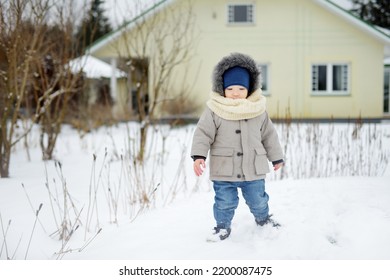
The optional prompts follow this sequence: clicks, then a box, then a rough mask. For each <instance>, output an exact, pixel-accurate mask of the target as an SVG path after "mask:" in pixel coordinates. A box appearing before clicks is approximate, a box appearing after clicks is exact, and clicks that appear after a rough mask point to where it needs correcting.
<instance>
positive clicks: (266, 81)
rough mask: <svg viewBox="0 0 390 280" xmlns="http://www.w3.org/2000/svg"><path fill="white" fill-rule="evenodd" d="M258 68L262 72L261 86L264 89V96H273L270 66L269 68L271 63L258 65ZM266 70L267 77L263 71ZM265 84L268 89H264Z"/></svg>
mask: <svg viewBox="0 0 390 280" xmlns="http://www.w3.org/2000/svg"><path fill="white" fill-rule="evenodd" d="M257 66H258V67H259V68H260V70H261V74H260V85H261V89H262V92H263V95H271V91H270V66H269V63H257ZM264 68H265V69H266V74H267V75H266V76H265V77H264V75H263V73H264V71H263V69H264ZM264 84H265V85H266V89H264Z"/></svg>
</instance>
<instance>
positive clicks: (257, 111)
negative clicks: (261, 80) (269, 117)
mask: <svg viewBox="0 0 390 280" xmlns="http://www.w3.org/2000/svg"><path fill="white" fill-rule="evenodd" d="M265 103H266V98H265V96H263V95H262V94H261V89H258V90H256V91H255V92H253V93H252V94H251V95H249V97H248V98H246V99H231V98H226V97H223V96H221V95H220V94H219V93H216V92H212V93H211V98H210V100H209V101H207V106H208V107H209V108H210V110H211V111H213V112H214V113H215V114H217V115H218V116H219V117H221V118H223V119H225V120H231V121H236V120H243V119H251V118H254V117H257V116H259V115H261V114H262V113H264V112H265Z"/></svg>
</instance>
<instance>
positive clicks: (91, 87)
mask: <svg viewBox="0 0 390 280" xmlns="http://www.w3.org/2000/svg"><path fill="white" fill-rule="evenodd" d="M68 65H69V68H70V70H71V71H72V73H74V74H77V73H80V72H82V73H83V77H84V96H85V97H86V99H87V100H86V102H87V104H94V103H96V102H99V101H100V102H109V100H107V99H111V98H110V95H108V94H107V93H109V92H110V87H111V88H114V90H111V92H114V93H118V96H112V98H113V99H116V100H119V96H122V95H124V94H125V93H126V91H127V89H126V88H127V85H126V83H127V73H125V72H123V71H121V70H119V69H116V68H114V67H112V65H110V64H108V63H106V62H104V61H102V60H100V59H97V58H95V57H93V56H88V55H83V56H81V57H78V58H75V59H73V60H71V61H69V64H68ZM111 77H114V78H115V79H111ZM111 82H115V83H113V84H111V86H110V83H111Z"/></svg>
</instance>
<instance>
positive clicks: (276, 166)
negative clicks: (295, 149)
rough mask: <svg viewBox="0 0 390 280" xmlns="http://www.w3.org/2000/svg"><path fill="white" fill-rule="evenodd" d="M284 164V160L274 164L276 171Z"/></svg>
mask: <svg viewBox="0 0 390 280" xmlns="http://www.w3.org/2000/svg"><path fill="white" fill-rule="evenodd" d="M282 166H283V162H281V163H277V164H275V165H274V171H276V170H278V169H280V168H281V167H282Z"/></svg>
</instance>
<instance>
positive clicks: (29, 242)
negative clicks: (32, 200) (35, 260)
mask: <svg viewBox="0 0 390 280" xmlns="http://www.w3.org/2000/svg"><path fill="white" fill-rule="evenodd" d="M42 206H43V204H42V203H41V204H40V205H39V208H38V210H37V212H36V214H35V221H34V226H33V229H32V231H31V236H30V240H29V241H28V245H27V250H26V254H25V256H24V259H25V260H26V259H27V254H28V251H29V249H30V244H31V240H32V237H33V234H34V231H35V226H36V224H37V220H38V215H39V212H40V211H41V209H42Z"/></svg>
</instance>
